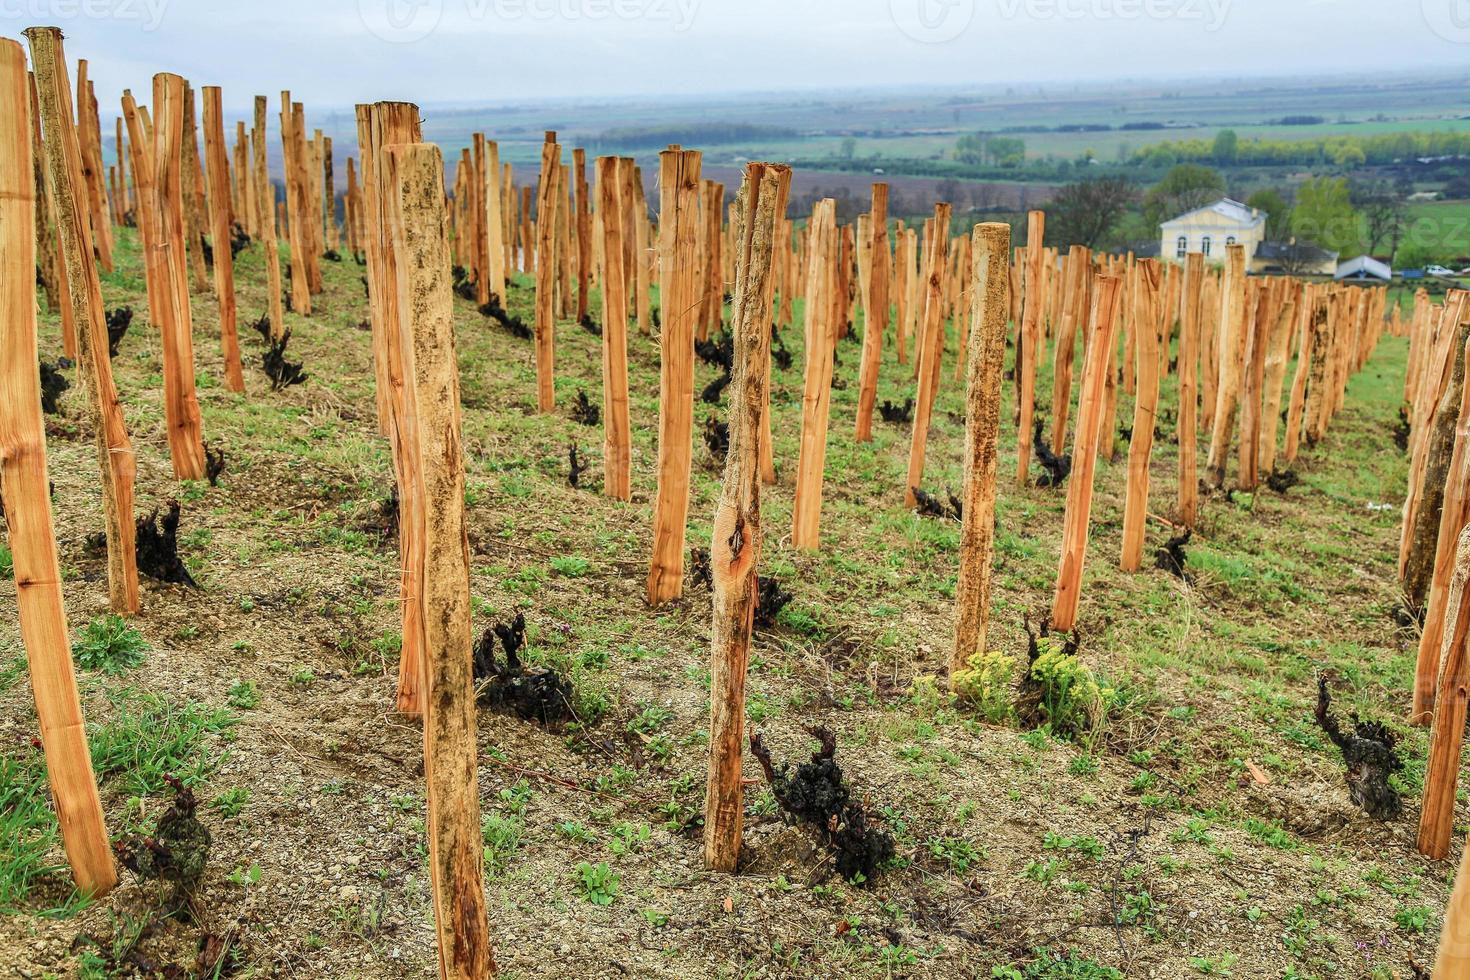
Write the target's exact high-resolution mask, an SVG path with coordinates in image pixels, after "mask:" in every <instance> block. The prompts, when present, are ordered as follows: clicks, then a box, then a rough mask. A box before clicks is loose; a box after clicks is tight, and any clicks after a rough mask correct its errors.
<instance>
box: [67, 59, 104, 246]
mask: <svg viewBox="0 0 1470 980" xmlns="http://www.w3.org/2000/svg"><path fill="white" fill-rule="evenodd" d="M76 113H77V115H76V123H77V148H78V149H79V150H80V152H81V161H82V180H83V181H85V183H86V191H87V193H86V198H85V201H86V207H87V215H88V217H89V218H90V220H91V223H92V244H93V246H94V247H95V248H96V249H97V261H98V264H99V265H100V266H101V267H102V271H103V272H111V271H112V228H111V226H110V225H109V224H108V221H107V210H106V208H105V206H104V205H103V199H104V197H105V195H104V194H103V191H102V145H101V143H102V140H101V130H100V128H98V126H97V103H96V100H95V99H94V98H93V96H92V91H91V83H90V82H89V81H88V80H87V59H86V58H78V59H77V108H76Z"/></svg>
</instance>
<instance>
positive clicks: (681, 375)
mask: <svg viewBox="0 0 1470 980" xmlns="http://www.w3.org/2000/svg"><path fill="white" fill-rule="evenodd" d="M700 161H701V157H700V154H699V152H698V151H697V150H682V149H679V148H677V147H675V148H671V149H668V150H665V151H663V152H662V153H660V154H659V167H660V173H659V191H660V194H661V200H660V204H659V220H658V254H659V303H660V307H661V309H662V312H663V318H662V319H663V330H662V334H661V336H660V337H659V345H660V349H661V351H662V357H661V359H660V363H659V396H658V399H659V403H658V494H657V497H656V498H655V501H654V512H653V553H652V557H651V559H650V561H649V568H648V603H649V605H652V606H659V605H662V604H663V603H665V602H668V601H669V600H671V599H676V598H678V597H679V596H681V595H683V594H684V533H685V530H686V527H685V525H686V523H687V521H688V516H689V470H690V466H691V465H692V463H693V447H692V445H691V440H692V439H693V436H694V329H695V325H696V322H697V320H698V318H699V311H700V299H701V297H702V296H703V286H702V284H699V283H696V282H695V273H696V272H697V270H698V263H699V242H698V230H699V193H700V192H699V170H700Z"/></svg>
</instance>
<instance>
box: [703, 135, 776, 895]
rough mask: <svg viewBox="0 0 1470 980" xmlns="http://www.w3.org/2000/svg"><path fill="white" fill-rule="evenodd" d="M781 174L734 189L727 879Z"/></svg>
mask: <svg viewBox="0 0 1470 980" xmlns="http://www.w3.org/2000/svg"><path fill="white" fill-rule="evenodd" d="M790 179H791V171H790V169H789V168H787V167H782V166H777V165H769V164H762V163H750V164H746V167H745V180H744V183H743V184H742V185H741V189H740V196H739V201H738V204H737V212H738V214H739V225H740V226H739V227H738V228H737V229H736V249H737V251H736V253H735V255H734V256H733V258H734V259H735V291H734V294H733V302H732V313H731V321H730V322H731V331H732V333H733V335H734V343H735V356H734V370H733V372H732V373H733V377H732V379H731V382H730V449H729V452H728V453H726V455H725V478H724V485H723V487H722V489H721V491H720V500H719V503H718V505H717V506H716V509H715V521H714V528H713V530H712V531H711V533H710V542H711V545H710V570H711V572H712V574H713V578H714V585H713V593H714V615H713V622H712V625H711V629H710V749H709V753H710V760H709V780H708V784H707V787H706V791H705V803H704V812H705V824H704V863H705V866H706V867H708V868H711V869H712V870H715V871H724V872H727V873H728V872H733V871H734V870H735V866H736V863H737V862H738V861H739V858H740V838H741V831H742V826H741V825H742V818H743V816H744V791H743V787H742V784H741V755H742V753H743V752H744V748H745V737H744V735H745V725H744V722H745V672H746V664H747V661H748V659H749V654H750V633H751V626H752V622H753V619H754V617H755V608H756V603H757V602H758V601H759V592H760V589H759V586H758V583H757V576H756V569H757V565H758V563H759V561H760V551H761V496H760V495H761V479H760V463H759V459H758V457H757V451H756V448H757V443H758V442H759V440H760V424H761V405H762V404H763V402H764V392H763V389H764V388H765V385H766V383H767V378H766V372H765V371H764V370H763V366H762V364H761V351H762V340H761V338H762V335H765V336H769V335H770V331H771V324H770V314H769V304H768V300H767V298H766V296H767V293H766V282H767V279H768V278H769V277H770V275H771V274H772V271H773V270H772V259H771V256H772V251H773V246H774V243H775V236H776V226H777V222H778V219H779V215H778V213H777V200H778V199H779V198H781V197H782V189H781V185H782V184H783V183H787V182H789V181H790Z"/></svg>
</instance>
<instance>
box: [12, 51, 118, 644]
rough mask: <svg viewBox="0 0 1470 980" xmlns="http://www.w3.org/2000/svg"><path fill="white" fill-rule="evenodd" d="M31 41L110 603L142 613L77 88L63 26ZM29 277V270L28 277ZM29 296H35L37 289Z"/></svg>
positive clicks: (113, 606) (116, 610) (115, 389)
mask: <svg viewBox="0 0 1470 980" xmlns="http://www.w3.org/2000/svg"><path fill="white" fill-rule="evenodd" d="M26 38H27V39H28V40H29V41H30V45H31V62H32V64H33V65H34V66H35V73H36V92H37V95H38V97H39V102H40V107H41V122H42V125H43V126H44V127H45V135H46V141H45V149H46V167H47V171H48V173H49V174H50V178H51V190H52V194H53V198H54V203H55V205H56V209H55V214H56V225H57V232H58V235H59V237H60V242H61V255H62V258H63V261H62V263H61V264H62V267H63V269H62V274H63V276H64V277H65V281H66V287H67V299H68V300H69V303H68V305H69V306H70V307H71V309H72V315H73V318H74V322H75V323H76V327H77V349H78V353H79V357H80V360H79V361H78V363H79V365H80V368H81V371H80V373H81V375H82V377H83V379H84V380H85V381H86V388H87V414H88V415H89V416H90V418H89V420H88V421H89V422H90V424H91V426H92V430H93V431H94V432H95V433H96V440H97V458H98V462H99V464H100V468H101V471H102V512H103V520H104V525H105V530H106V533H107V592H108V600H109V604H110V605H111V608H112V611H113V612H115V613H119V614H121V615H125V616H126V615H131V614H133V613H136V612H137V611H138V564H137V562H138V559H137V551H136V548H135V546H134V541H135V535H136V531H135V528H134V524H133V480H134V477H135V475H136V473H137V464H136V461H135V460H134V457H133V448H132V445H131V444H130V443H129V442H128V430H127V425H126V423H125V421H124V418H123V410H122V404H121V403H120V402H119V401H118V397H117V388H116V386H115V385H114V384H113V381H112V361H111V359H110V358H109V357H108V354H107V322H106V320H105V318H104V313H103V309H102V284H101V282H100V281H99V280H98V278H97V266H96V261H95V258H94V256H93V252H92V235H91V228H90V227H89V225H88V222H87V216H86V213H85V211H83V206H84V205H83V202H82V195H83V194H85V193H86V189H85V186H84V185H83V182H82V166H81V150H80V148H79V147H78V145H77V138H76V127H75V125H74V124H73V123H72V118H71V92H70V90H69V84H68V80H67V75H66V55H65V52H64V50H63V48H62V44H61V31H60V29H58V28H55V27H33V28H30V29H28V30H27V31H26ZM29 277H30V273H29V272H28V273H27V277H26V278H27V281H29ZM26 296H27V299H28V300H30V294H29V292H27V294H26ZM30 301H32V302H33V300H30ZM29 363H30V362H28V363H27V369H28V370H29V369H30V368H29Z"/></svg>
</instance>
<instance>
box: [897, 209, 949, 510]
mask: <svg viewBox="0 0 1470 980" xmlns="http://www.w3.org/2000/svg"><path fill="white" fill-rule="evenodd" d="M949 218H950V206H949V205H948V204H942V203H941V204H936V205H934V218H933V222H932V224H931V225H930V227H929V240H928V242H926V243H925V245H924V283H925V286H924V290H925V291H924V314H923V319H922V321H921V322H922V330H923V339H922V346H921V347H920V348H919V356H918V359H917V360H918V366H919V390H918V393H917V404H916V407H915V408H914V422H913V427H912V429H911V432H910V440H909V468H908V475H907V477H906V479H905V481H904V491H903V499H904V506H905V507H913V506H914V505H915V503H917V501H916V499H915V496H914V491H915V490H916V489H918V488H919V485H920V484H921V483H923V481H924V455H925V452H926V450H927V449H928V445H929V419H930V416H931V415H932V414H933V412H934V396H935V395H936V394H937V392H938V383H939V368H940V356H941V355H942V354H943V352H944V269H945V249H946V246H948V244H949Z"/></svg>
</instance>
